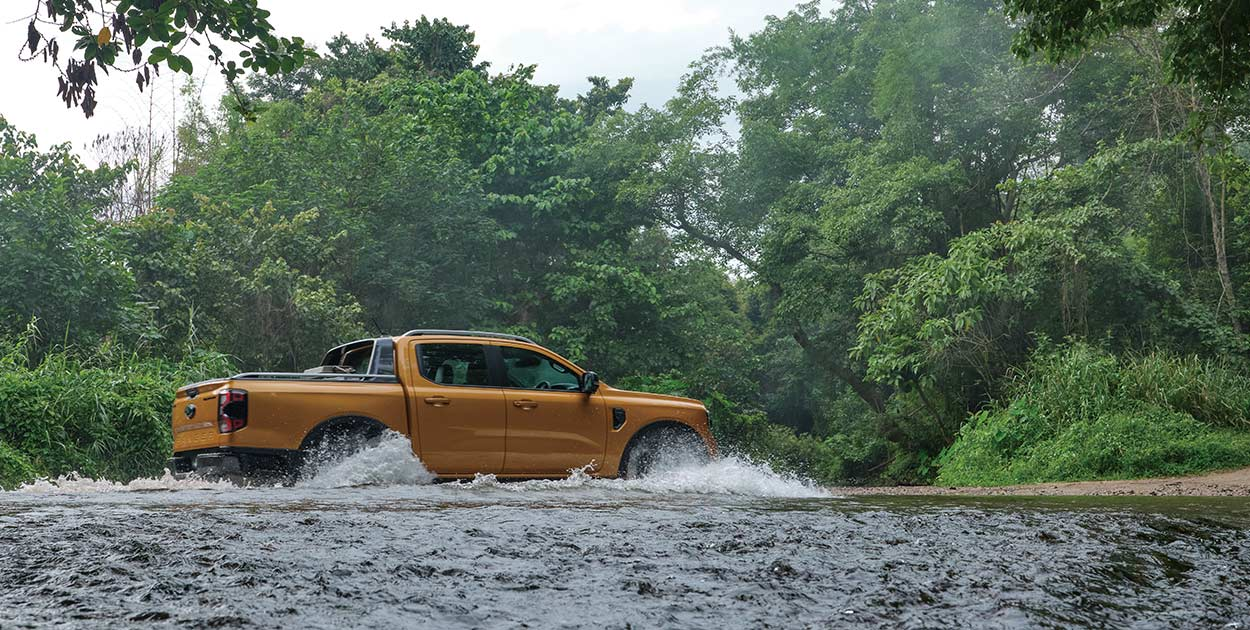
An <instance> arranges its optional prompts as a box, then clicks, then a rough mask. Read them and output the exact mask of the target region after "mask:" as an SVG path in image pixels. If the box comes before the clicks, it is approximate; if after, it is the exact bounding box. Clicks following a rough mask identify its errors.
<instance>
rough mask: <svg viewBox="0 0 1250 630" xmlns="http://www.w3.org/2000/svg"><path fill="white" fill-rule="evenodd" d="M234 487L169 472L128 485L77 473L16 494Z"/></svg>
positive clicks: (32, 485)
mask: <svg viewBox="0 0 1250 630" xmlns="http://www.w3.org/2000/svg"><path fill="white" fill-rule="evenodd" d="M234 487H235V486H234V485H233V484H231V483H230V482H229V481H225V480H218V481H209V480H206V479H195V478H186V479H178V478H176V477H174V476H173V475H172V474H171V473H170V472H169V471H168V470H166V471H165V473H164V474H163V475H162V476H160V477H148V478H143V479H135V480H133V481H130V482H127V483H120V482H117V481H109V480H107V479H92V478H91V477H83V476H81V475H79V474H78V473H76V472H75V473H70V474H68V475H61V476H60V477H57V478H56V479H36V480H35V481H31V482H29V483H25V484H22V485H21V486H20V487H18V488H17V490H14V492H20V493H25V494H100V493H107V492H154V491H162V490H163V491H171V492H172V491H175V490H227V489H233V488H234Z"/></svg>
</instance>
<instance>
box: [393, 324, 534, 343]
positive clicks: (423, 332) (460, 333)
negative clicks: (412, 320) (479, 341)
mask: <svg viewBox="0 0 1250 630" xmlns="http://www.w3.org/2000/svg"><path fill="white" fill-rule="evenodd" d="M434 335H438V336H440V337H444V336H445V337H485V338H488V339H507V340H509V341H520V342H522V343H529V344H534V345H538V344H536V343H534V340H532V339H529V338H527V337H522V336H520V335H509V334H507V333H497V332H484V331H481V330H445V329H439V328H417V329H413V330H410V331H408V332H406V333H404V334H402V335H400V337H422V336H434Z"/></svg>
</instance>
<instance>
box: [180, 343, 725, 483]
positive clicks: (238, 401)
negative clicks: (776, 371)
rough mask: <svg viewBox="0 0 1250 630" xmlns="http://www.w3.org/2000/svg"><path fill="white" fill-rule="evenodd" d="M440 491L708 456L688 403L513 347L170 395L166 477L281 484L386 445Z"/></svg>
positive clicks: (619, 472)
mask: <svg viewBox="0 0 1250 630" xmlns="http://www.w3.org/2000/svg"><path fill="white" fill-rule="evenodd" d="M388 430H390V431H396V432H399V433H402V434H404V435H406V436H408V438H409V440H410V441H411V442H412V450H413V453H414V454H415V455H416V456H417V457H418V458H420V460H421V462H422V463H423V464H424V465H425V466H426V468H428V469H429V470H430V471H431V472H432V473H434V474H435V475H436V476H437V477H439V478H444V479H455V478H464V477H472V476H474V475H476V474H478V473H488V474H493V475H497V476H499V477H500V478H544V477H546V478H553V477H562V476H567V475H568V474H569V473H570V471H571V470H574V469H584V470H586V471H587V472H588V473H589V474H591V475H593V476H600V477H616V476H623V477H627V478H632V477H639V476H643V475H645V474H647V473H648V472H651V471H652V470H654V469H655V468H656V467H657V466H660V465H662V464H663V462H664V460H665V459H666V458H669V457H673V456H678V457H695V458H699V459H707V458H708V457H710V456H713V455H715V451H716V443H715V441H714V440H713V439H712V435H711V432H710V431H709V427H708V414H707V410H706V409H705V408H704V406H703V404H702V403H700V402H699V401H697V400H691V399H688V398H677V397H674V396H663V395H659V394H647V393H640V392H631V391H626V390H621V389H616V388H614V387H610V386H608V385H606V384H602V383H600V382H599V378H598V376H597V375H596V374H595V373H594V372H589V371H586V370H583V369H581V368H579V367H577V366H576V365H574V364H573V363H572V362H570V361H568V360H567V359H564V358H563V357H561V356H559V355H558V354H556V353H554V352H552V351H550V350H547V349H546V348H543V347H541V346H539V345H537V344H535V343H534V342H532V341H530V340H529V339H526V338H524V337H518V336H515V335H505V334H500V333H485V332H475V331H457V330H412V331H409V332H406V333H404V334H403V335H400V336H398V337H382V338H379V339H362V340H360V341H354V342H351V343H348V344H344V345H342V346H339V347H337V348H333V349H331V350H330V351H329V352H328V353H326V355H325V358H324V359H323V360H322V362H321V365H320V366H318V367H315V368H312V369H310V370H306V371H305V372H302V373H276V372H252V373H246V374H237V375H235V376H232V377H229V378H222V379H217V380H211V381H204V382H201V383H194V384H191V385H186V386H184V387H182V388H181V389H179V390H178V392H177V395H176V396H175V399H174V407H173V432H174V455H173V458H172V459H170V461H169V467H170V470H171V471H173V472H175V473H199V474H202V475H209V476H221V475H227V476H236V475H237V476H242V477H245V478H246V477H249V476H253V475H256V476H261V475H267V474H268V473H277V474H288V473H289V472H290V471H295V470H298V469H299V467H300V465H301V463H302V462H304V461H307V460H308V459H309V457H311V456H313V455H315V454H318V453H322V452H325V451H327V450H336V449H337V450H339V451H342V450H344V449H346V450H352V449H358V448H360V447H362V446H363V445H367V444H368V443H369V442H370V441H373V440H377V439H378V438H379V437H380V436H381V435H382V434H383V433H385V432H386V431H388Z"/></svg>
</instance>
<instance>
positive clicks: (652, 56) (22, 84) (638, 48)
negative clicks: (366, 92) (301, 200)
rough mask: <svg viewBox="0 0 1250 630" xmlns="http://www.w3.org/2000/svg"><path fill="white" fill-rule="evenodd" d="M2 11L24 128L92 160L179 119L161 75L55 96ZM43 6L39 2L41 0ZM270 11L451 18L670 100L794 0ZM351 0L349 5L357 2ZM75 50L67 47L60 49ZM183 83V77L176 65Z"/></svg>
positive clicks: (498, 41) (280, 6)
mask: <svg viewBox="0 0 1250 630" xmlns="http://www.w3.org/2000/svg"><path fill="white" fill-rule="evenodd" d="M2 4H3V8H0V43H2V44H3V46H2V47H0V51H3V53H0V78H3V82H2V83H0V85H2V86H3V87H2V88H0V115H3V116H4V117H6V118H7V119H8V120H9V122H10V123H12V124H14V125H16V126H17V127H18V128H20V129H22V130H24V131H28V132H32V133H35V134H36V135H37V136H38V137H39V143H40V144H41V145H43V146H45V147H46V146H50V145H52V144H57V143H60V142H67V141H68V142H71V143H72V144H73V146H74V148H75V149H76V150H77V151H78V152H79V153H80V154H82V155H84V157H86V158H87V159H88V161H94V160H91V157H90V152H89V151H87V150H86V146H87V144H88V143H89V142H90V141H91V140H92V139H94V138H95V137H96V136H97V135H100V134H104V133H107V132H110V131H114V130H117V129H120V128H122V127H124V126H126V125H142V124H146V122H147V118H148V113H149V105H151V109H152V114H153V118H154V119H156V120H157V121H160V120H171V119H172V117H171V115H170V109H171V107H174V108H176V106H177V105H176V104H175V103H174V101H175V99H173V94H174V93H175V88H174V83H173V81H172V80H171V79H170V78H169V77H170V75H171V73H166V74H164V75H163V76H162V79H161V80H160V82H158V83H157V84H156V85H155V87H154V89H153V92H154V93H155V94H156V98H155V99H152V100H149V98H148V96H146V95H140V94H139V92H138V90H137V89H136V88H135V85H134V82H133V81H134V75H132V74H122V75H120V76H119V77H111V78H107V79H103V80H102V81H101V85H100V87H99V89H98V92H97V100H98V101H100V106H99V107H98V108H97V110H96V115H95V117H93V118H91V119H90V120H87V119H84V118H83V115H82V112H81V111H80V110H78V109H72V110H67V109H65V107H64V106H63V105H62V103H61V101H60V99H59V98H57V96H56V73H55V70H54V69H53V68H51V67H50V66H47V65H45V64H43V63H42V62H40V61H36V62H29V63H23V62H20V61H18V59H17V51H18V48H19V46H20V45H21V43H22V42H24V41H25V38H26V19H25V18H24V17H23V16H27V15H29V12H30V11H31V10H32V8H33V7H34V6H35V4H36V3H35V2H34V1H33V0H4V1H3V3H2ZM40 4H41V3H40ZM260 4H261V6H263V7H265V8H267V9H269V10H270V11H272V12H273V16H272V18H271V22H272V23H273V25H274V27H275V28H276V29H277V31H278V33H279V34H281V35H299V36H301V37H303V38H304V39H305V40H306V41H308V42H310V43H315V44H317V45H319V46H320V45H321V44H323V43H324V42H325V41H326V40H328V39H329V38H330V37H332V36H334V35H336V34H338V33H340V32H344V33H347V34H348V35H349V36H351V37H352V38H354V39H359V38H363V37H364V36H365V35H366V34H372V35H374V36H375V37H379V36H380V30H381V29H380V27H381V26H382V25H384V24H385V25H389V24H390V23H391V22H402V21H403V20H405V19H415V18H418V17H420V16H421V15H423V14H424V15H427V16H429V17H430V18H432V19H433V18H438V17H446V18H448V19H450V20H451V21H452V22H453V23H456V24H467V25H469V27H470V29H471V30H473V31H474V32H475V33H476V34H477V43H478V44H479V45H480V46H481V51H480V54H479V59H482V60H485V61H489V62H490V63H491V69H492V71H495V72H498V71H501V70H504V69H506V68H507V67H508V66H510V65H513V64H537V66H538V72H537V80H538V81H539V82H541V83H551V84H558V85H560V86H561V93H562V94H563V95H565V96H572V95H574V94H577V93H579V92H582V91H584V90H585V87H586V85H587V83H586V81H585V77H587V76H590V75H603V76H606V77H608V78H609V79H611V80H615V79H618V78H621V77H627V76H629V77H634V79H635V83H634V89H633V98H632V100H631V104H632V105H633V106H637V105H638V104H640V103H643V102H646V103H651V104H656V105H658V104H661V103H663V102H664V101H665V100H667V99H668V97H669V96H671V95H672V93H673V91H674V88H675V87H676V85H677V82H678V80H679V79H680V77H681V75H682V74H684V73H685V71H686V67H687V65H688V64H689V63H690V62H691V61H693V60H695V59H697V58H698V57H699V56H700V55H701V54H702V53H703V51H704V50H706V49H707V48H709V47H712V46H717V45H721V44H724V43H725V42H726V41H728V37H729V31H730V30H731V29H732V30H734V31H736V32H739V33H750V32H754V31H757V30H759V29H760V28H762V27H763V25H764V18H765V16H767V15H780V14H784V13H786V12H787V11H789V9H790V8H791V7H792V6H793V5H794V4H795V2H791V1H790V0H632V1H630V2H603V1H595V0H529V1H520V0H459V1H457V0H415V1H408V2H405V1H403V0H356V1H355V2H352V3H347V4H345V3H343V2H342V1H341V0H262V1H261V3H260ZM348 7H350V8H348ZM64 48H68V47H67V46H63V49H64ZM186 54H188V56H189V57H190V58H191V60H192V61H193V62H194V63H195V67H196V73H197V79H199V80H204V81H206V82H205V85H206V88H205V89H206V96H207V97H208V98H206V102H208V103H210V104H213V103H215V102H216V96H215V95H216V94H219V93H220V90H221V87H220V83H221V81H220V78H219V76H218V75H217V73H216V70H215V69H213V68H211V66H210V64H209V62H208V59H207V54H208V53H207V51H206V50H203V49H199V50H192V51H191V52H189V53H186ZM177 76H178V77H179V79H178V80H179V81H182V80H183V79H184V78H185V76H186V75H182V74H179V75H177Z"/></svg>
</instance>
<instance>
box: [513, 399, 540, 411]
mask: <svg viewBox="0 0 1250 630" xmlns="http://www.w3.org/2000/svg"><path fill="white" fill-rule="evenodd" d="M512 406H513V407H520V408H522V409H533V408H535V407H537V406H538V403H536V402H534V401H532V400H514V401H512Z"/></svg>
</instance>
